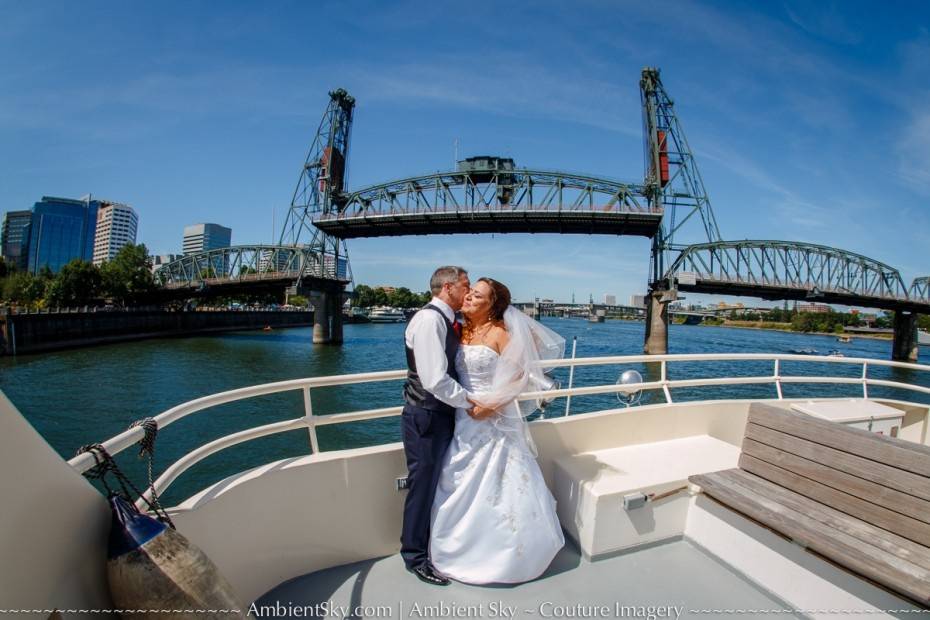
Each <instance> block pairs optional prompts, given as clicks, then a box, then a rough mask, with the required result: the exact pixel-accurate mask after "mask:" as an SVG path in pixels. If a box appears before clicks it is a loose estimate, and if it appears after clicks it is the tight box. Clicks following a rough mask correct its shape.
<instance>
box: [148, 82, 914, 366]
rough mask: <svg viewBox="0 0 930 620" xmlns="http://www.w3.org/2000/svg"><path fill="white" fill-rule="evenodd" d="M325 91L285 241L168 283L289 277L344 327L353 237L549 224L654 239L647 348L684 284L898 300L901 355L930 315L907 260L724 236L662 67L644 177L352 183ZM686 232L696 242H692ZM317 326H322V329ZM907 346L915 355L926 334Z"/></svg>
mask: <svg viewBox="0 0 930 620" xmlns="http://www.w3.org/2000/svg"><path fill="white" fill-rule="evenodd" d="M329 95H330V102H329V105H328V107H327V108H326V110H325V112H324V114H323V117H322V119H321V121H320V125H319V127H318V129H317V132H316V134H315V136H314V138H313V141H312V143H311V147H310V151H309V152H308V154H307V158H306V160H305V162H304V165H303V167H302V169H301V172H300V176H299V179H298V183H297V187H296V189H295V191H294V194H293V198H292V200H291V206H290V210H289V211H288V215H287V218H286V220H285V223H284V226H283V228H282V231H281V236H280V239H279V241H278V244H277V245H274V246H261V245H255V246H237V247H232V248H223V249H222V250H213V251H208V252H202V253H198V254H194V255H191V256H185V257H184V258H183V259H181V260H179V261H176V262H174V263H171V264H169V265H167V266H165V267H163V268H162V269H161V270H160V271H159V272H158V278H159V280H160V282H162V284H163V292H164V293H165V294H166V295H178V296H181V295H184V294H186V295H188V296H201V295H208V294H217V293H226V292H232V291H239V290H256V289H265V290H278V291H280V290H282V289H283V288H285V287H288V288H293V287H297V288H299V289H301V290H302V291H306V292H313V291H316V292H318V293H319V292H322V293H325V294H327V295H329V298H328V299H326V300H324V301H322V302H321V303H320V304H319V307H320V308H323V310H321V311H320V312H322V314H321V315H320V316H321V317H322V318H321V319H320V320H319V321H317V322H318V323H319V322H320V321H322V323H328V322H329V321H330V318H332V321H333V327H332V329H333V330H334V332H337V333H341V326H338V327H337V318H338V315H339V312H338V307H339V305H340V303H341V295H342V291H343V290H344V288H345V286H346V285H347V284H348V283H349V281H351V279H352V278H351V271H350V269H349V267H348V261H347V251H346V247H345V240H346V239H351V238H363V237H381V236H399V235H426V234H453V233H537V232H539V233H564V234H609V235H635V236H645V237H649V238H651V239H652V250H651V255H650V262H649V288H650V293H649V295H648V296H647V297H648V301H647V322H646V347H645V349H646V352H647V353H665V352H666V351H667V340H666V339H667V322H668V312H667V304H668V302H670V301H672V300H674V299H675V298H676V297H677V291H678V290H682V291H695V292H701V293H711V294H722V295H743V296H750V297H759V298H763V299H805V300H811V301H815V300H819V301H823V302H827V303H838V304H844V305H852V306H865V307H873V308H882V309H887V310H894V311H895V312H896V315H895V316H896V318H895V321H896V323H895V324H896V328H895V353H894V356H895V357H896V359H902V358H901V357H900V356H901V355H905V353H903V351H904V350H905V348H906V343H907V342H914V343H916V316H914V314H915V313H930V278H928V277H922V278H918V279H916V280H914V282H913V283H912V284H911V285H910V286H909V287H908V286H906V285H905V283H904V280H903V279H902V277H901V274H900V273H899V272H898V270H896V269H894V268H892V267H890V266H888V265H886V264H884V263H881V262H879V261H876V260H873V259H870V258H868V257H865V256H862V255H860V254H856V253H853V252H848V251H845V250H842V249H838V248H830V247H826V246H821V245H816V244H810V243H800V242H792V241H771V240H768V241H725V240H723V238H722V236H721V234H720V231H719V228H718V225H717V221H716V218H715V216H714V212H713V209H712V207H711V203H710V199H709V196H708V193H707V191H706V189H705V187H704V183H703V180H702V177H701V174H700V171H699V170H698V167H697V162H696V160H695V157H694V154H693V152H692V151H691V148H690V146H689V144H688V141H687V139H686V137H685V134H684V131H683V129H682V125H681V122H680V120H679V119H678V116H677V113H676V110H675V107H674V104H673V101H672V99H671V98H670V97H669V95H668V93H667V92H666V91H665V88H664V86H663V84H662V81H661V79H660V78H659V70H658V69H654V68H645V69H643V71H642V76H641V79H640V98H641V102H642V111H643V147H644V149H643V150H644V171H643V181H642V183H623V182H620V181H615V180H610V179H605V178H599V177H595V176H589V175H582V174H572V173H568V172H559V171H546V170H535V169H520V168H518V167H516V166H515V165H514V162H513V160H512V159H508V158H501V157H493V156H484V157H471V158H468V159H465V160H463V161H460V162H458V164H457V169H456V170H454V171H451V172H436V173H432V174H426V175H423V176H418V177H411V178H406V179H399V180H395V181H389V182H387V183H380V184H377V185H372V186H369V187H365V188H362V189H358V190H349V189H348V163H349V148H350V136H351V127H352V122H353V114H354V107H355V100H354V99H353V98H352V97H351V96H349V94H348V93H346V92H345V91H344V90H342V89H338V90H336V91H333V92H331V93H329ZM689 231H690V233H689ZM686 233H688V234H691V235H692V239H690V240H691V241H693V240H695V239H694V238H693V237H697V240H698V241H699V243H697V244H695V245H687V244H686V243H682V235H683V234H686ZM695 233H696V234H695ZM332 292H338V295H331V294H329V293H332ZM315 305H316V304H315ZM902 312H903V313H904V314H902ZM327 313H328V314H327ZM315 320H317V319H315ZM899 323H900V325H899ZM321 325H322V324H321ZM321 325H318V326H316V327H315V331H314V334H315V335H314V341H315V342H326V341H329V340H328V338H329V336H328V335H325V334H328V333H329V332H328V330H329V327H325V326H321ZM317 327H319V328H320V333H321V334H323V335H320V336H319V339H317ZM899 327H900V329H899ZM899 335H900V338H899ZM334 340H335V341H338V340H341V336H337V337H334ZM899 344H900V346H899ZM906 354H907V355H910V356H912V357H913V356H915V355H916V344H914V346H913V347H911V350H910V352H909V353H906Z"/></svg>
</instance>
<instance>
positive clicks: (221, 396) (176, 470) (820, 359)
mask: <svg viewBox="0 0 930 620" xmlns="http://www.w3.org/2000/svg"><path fill="white" fill-rule="evenodd" d="M734 361H745V362H771V363H772V369H773V370H772V374H766V375H756V376H747V377H740V376H733V377H698V378H692V379H669V378H668V365H669V363H672V362H734ZM783 362H804V363H827V364H839V365H843V366H861V368H862V371H861V373H859V374H858V376H855V377H840V376H815V375H786V374H784V373H783V372H782V364H783ZM643 363H649V364H659V366H660V367H659V380H658V381H644V382H642V383H635V384H625V385H620V384H616V383H611V384H605V385H594V386H585V387H572V388H564V389H554V390H548V391H542V392H524V393H523V394H521V395H520V396H519V397H518V399H519V400H535V399H541V398H545V399H546V400H552V399H554V398H559V397H563V396H564V397H575V396H591V395H599V394H612V393H613V394H616V393H619V392H634V391H639V390H657V391H661V392H662V393H663V395H664V397H665V402H666V403H669V404H670V403H673V402H674V401H673V399H672V390H673V389H679V388H694V387H712V386H727V385H753V384H754V385H761V384H773V385H774V387H775V396H776V398H777V399H778V400H782V399H783V398H784V394H783V391H782V386H783V384H786V383H791V384H794V383H809V384H838V385H842V384H845V385H861V386H862V397H863V398H868V397H869V387H870V386H881V387H889V388H898V389H903V390H909V391H912V392H916V393H920V394H930V387H924V386H921V385H915V384H913V383H904V382H900V381H891V380H887V379H875V378H871V377H869V368H871V367H885V368H900V369H906V370H916V371H924V372H930V366H926V365H922V364H910V363H905V362H892V361H885V360H878V359H869V358H850V357H830V356H810V355H780V354H767V353H710V354H683V355H630V356H608V357H583V358H576V359H560V360H553V361H550V362H546V363H544V366H545V367H546V368H558V367H569V368H570V369H572V370H574V369H575V368H576V367H580V366H620V365H629V364H643ZM406 374H407V373H406V371H405V370H390V371H384V372H370V373H359V374H351V375H333V376H328V377H311V378H306V379H293V380H290V381H278V382H275V383H265V384H261V385H255V386H250V387H245V388H240V389H236V390H230V391H227V392H220V393H217V394H211V395H209V396H204V397H202V398H198V399H195V400H191V401H188V402H185V403H182V404H180V405H177V406H175V407H172V408H171V409H168V410H167V411H164V412H163V413H160V414H158V415H157V416H155V418H154V420H155V422H156V424H157V425H158V428H159V429H163V428H165V427H166V426H168V425H170V424H172V423H174V422H177V421H178V420H180V419H182V418H185V417H187V416H189V415H191V414H193V413H197V412H198V411H203V410H205V409H209V408H211V407H216V406H217V405H222V404H226V403H231V402H235V401H240V400H245V399H248V398H254V397H256V396H265V395H268V394H277V393H281V392H290V391H297V390H300V391H301V392H302V393H303V406H304V415H303V417H300V418H295V419H291V420H285V421H283V422H274V423H272V424H265V425H262V426H257V427H254V428H250V429H246V430H243V431H239V432H236V433H232V434H230V435H226V436H224V437H220V438H219V439H216V440H214V441H211V442H209V443H206V444H204V445H202V446H200V447H198V448H195V449H194V450H192V451H191V452H189V453H187V454H186V455H184V456H183V457H181V458H180V459H178V460H177V461H175V462H174V463H173V464H171V465H170V466H169V467H168V468H167V469H166V470H165V471H164V472H163V473H162V474H161V476H159V477H158V479H157V480H155V482H154V485H153V486H154V489H155V491H156V493H158V494H162V493H164V491H165V489H167V488H168V486H170V485H171V483H172V482H174V481H175V480H176V479H177V478H178V477H179V476H180V475H181V474H183V473H184V472H185V471H187V470H188V469H190V468H191V467H192V466H194V465H195V464H197V463H198V462H200V461H202V460H203V459H205V458H207V457H208V456H211V455H213V454H216V453H217V452H219V451H221V450H224V449H226V448H229V447H231V446H234V445H237V444H240V443H243V442H246V441H251V440H252V439H258V438H259V437H266V436H268V435H274V434H277V433H283V432H287V431H292V430H299V429H302V428H306V429H307V431H308V434H309V443H310V449H311V451H312V453H314V454H316V453H319V452H320V446H319V441H318V439H317V433H316V429H317V427H318V426H328V425H332V424H343V423H346V422H359V421H362V420H374V419H377V418H386V417H391V416H396V415H399V414H400V412H401V410H402V407H400V406H395V407H383V408H379V409H366V410H360V411H352V412H347V413H336V414H328V415H314V413H313V401H312V397H311V390H314V389H319V388H324V387H337V386H344V385H353V384H359V383H373V382H380V381H397V380H401V379H404V378H405V377H406ZM847 398H848V397H847ZM144 435H145V431H144V429H143V428H142V427H139V426H134V427H132V428H130V429H128V430H126V431H124V432H122V433H120V434H119V435H116V436H115V437H112V438H111V439H108V440H107V441H105V442H103V444H102V445H103V447H104V448H105V449H106V450H107V452H109V453H110V454H111V455H116V454H118V453H120V452H122V451H123V450H125V449H127V448H129V447H131V446H133V445H135V444H136V443H137V442H139V441H140V440H141V439H142V438H143V437H144ZM68 463H69V464H70V465H71V467H72V468H74V469H75V471H77V472H78V473H84V472H86V471H88V470H89V469H91V468H92V467H93V466H94V465H95V460H94V457H93V455H92V454H90V453H84V454H79V455H78V456H76V457H74V458H73V459H71V460H70V461H68ZM150 494H151V489H149V490H148V491H146V493H145V495H144V497H145V498H146V499H151V496H150ZM138 504H139V507H140V508H142V507H143V500H142V499H140V500H139V502H138Z"/></svg>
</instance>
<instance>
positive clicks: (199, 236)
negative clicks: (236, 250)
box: [182, 224, 232, 278]
mask: <svg viewBox="0 0 930 620" xmlns="http://www.w3.org/2000/svg"><path fill="white" fill-rule="evenodd" d="M231 241H232V229H231V228H226V227H225V226H220V225H219V224H194V225H192V226H185V227H184V243H183V248H182V249H183V251H184V255H185V256H187V255H189V254H197V253H198V252H206V251H208V250H217V249H219V248H228V247H229V246H230V245H231ZM202 271H203V273H202V274H201V275H202V276H203V277H207V278H221V277H224V276H226V275H228V274H229V258H228V257H225V256H216V257H215V258H211V259H210V268H206V267H204V268H202ZM208 272H209V273H208Z"/></svg>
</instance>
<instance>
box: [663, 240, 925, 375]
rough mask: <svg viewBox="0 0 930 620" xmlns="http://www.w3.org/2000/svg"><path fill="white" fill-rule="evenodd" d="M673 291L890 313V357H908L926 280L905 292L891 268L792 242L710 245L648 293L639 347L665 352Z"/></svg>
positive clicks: (692, 251)
mask: <svg viewBox="0 0 930 620" xmlns="http://www.w3.org/2000/svg"><path fill="white" fill-rule="evenodd" d="M678 291H690V292H697V293H708V294H720V295H738V296H739V295H742V296H751V297H759V298H762V299H770V300H775V299H777V300H782V299H796V300H805V301H820V302H824V303H835V304H842V305H847V306H863V307H868V308H880V309H884V310H892V311H894V312H895V332H894V343H893V347H892V349H893V357H895V359H916V355H917V324H916V319H917V314H918V313H924V314H928V313H930V299H928V295H927V282H926V279H924V278H920V279H918V280H915V281H914V282H913V283H912V284H911V286H910V287H908V286H907V285H906V284H905V283H904V279H903V278H902V277H901V274H900V272H899V271H898V270H897V269H895V268H894V267H891V266H889V265H887V264H885V263H882V262H879V261H876V260H874V259H871V258H869V257H867V256H863V255H861V254H856V253H854V252H848V251H846V250H840V249H837V248H831V247H827V246H823V245H818V244H813V243H801V242H793V241H770V240H766V241H761V240H744V241H717V242H713V243H702V244H695V245H691V246H687V247H685V248H683V249H682V250H681V251H680V253H679V254H678V256H677V258H676V259H675V260H674V262H673V263H672V264H671V266H670V267H669V269H668V273H667V274H666V277H665V279H664V281H663V282H661V283H660V286H657V287H656V288H655V290H654V291H653V293H651V294H650V296H649V303H650V310H651V315H650V318H651V319H652V320H651V323H652V327H653V329H652V334H651V335H652V337H653V342H652V343H650V342H649V340H648V339H647V342H646V347H647V348H649V347H650V345H653V346H656V347H660V348H661V347H666V346H667V345H666V344H665V343H664V342H662V341H663V340H664V339H666V338H667V335H666V334H667V324H668V317H667V308H666V304H667V303H669V302H670V301H673V300H674V299H675V298H677V293H678Z"/></svg>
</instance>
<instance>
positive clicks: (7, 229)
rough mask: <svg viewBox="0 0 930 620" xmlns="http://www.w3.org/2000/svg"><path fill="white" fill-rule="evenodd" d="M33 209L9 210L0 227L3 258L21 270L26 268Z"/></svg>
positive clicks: (0, 251) (0, 246)
mask: <svg viewBox="0 0 930 620" xmlns="http://www.w3.org/2000/svg"><path fill="white" fill-rule="evenodd" d="M30 221H32V211H28V210H27V211H8V212H7V213H4V214H3V227H2V228H0V253H2V255H3V260H4V261H5V262H6V263H7V264H8V265H11V266H13V267H15V268H16V269H17V270H19V271H24V270H25V269H26V252H25V248H26V235H27V234H28V232H29V231H28V229H29V222H30Z"/></svg>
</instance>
